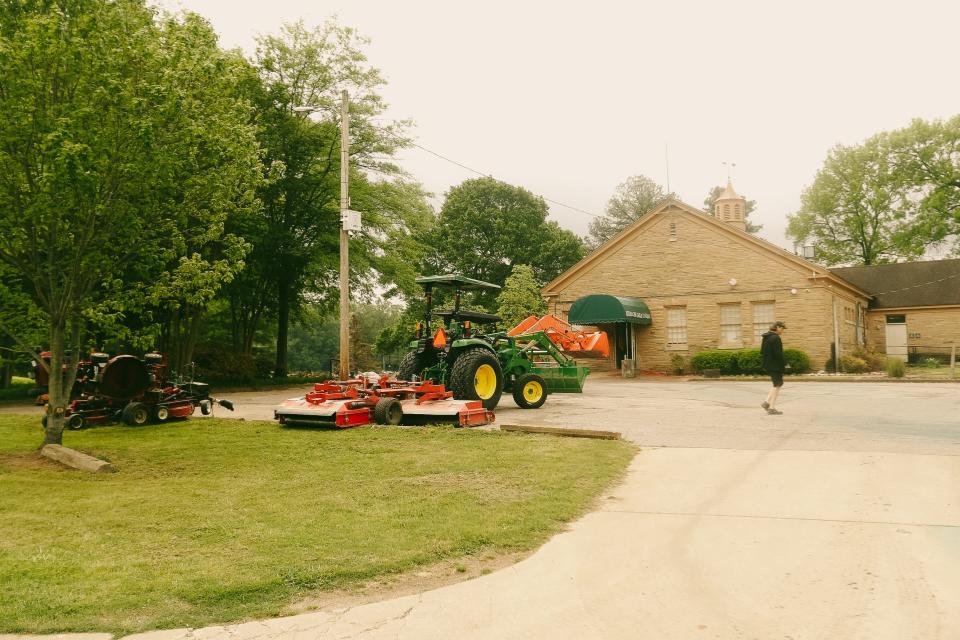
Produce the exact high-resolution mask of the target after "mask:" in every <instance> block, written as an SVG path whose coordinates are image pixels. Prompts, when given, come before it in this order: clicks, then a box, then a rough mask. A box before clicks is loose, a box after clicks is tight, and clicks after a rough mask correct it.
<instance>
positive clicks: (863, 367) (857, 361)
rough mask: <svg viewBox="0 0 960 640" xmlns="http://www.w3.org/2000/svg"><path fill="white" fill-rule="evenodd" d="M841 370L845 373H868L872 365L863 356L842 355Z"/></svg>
mask: <svg viewBox="0 0 960 640" xmlns="http://www.w3.org/2000/svg"><path fill="white" fill-rule="evenodd" d="M840 370H841V371H843V372H844V373H866V372H867V371H870V366H869V365H868V364H867V361H866V360H864V359H863V358H858V357H857V356H840Z"/></svg>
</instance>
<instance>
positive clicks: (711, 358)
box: [690, 350, 739, 374]
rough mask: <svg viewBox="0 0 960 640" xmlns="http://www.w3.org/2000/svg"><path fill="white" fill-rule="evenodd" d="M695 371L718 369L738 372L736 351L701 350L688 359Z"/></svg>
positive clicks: (729, 372)
mask: <svg viewBox="0 0 960 640" xmlns="http://www.w3.org/2000/svg"><path fill="white" fill-rule="evenodd" d="M690 364H691V366H692V367H693V368H694V370H695V371H703V370H704V369H719V370H720V373H725V374H732V373H738V372H739V369H737V352H736V351H722V350H716V351H701V352H700V353H698V354H696V355H695V356H693V358H692V359H691V360H690Z"/></svg>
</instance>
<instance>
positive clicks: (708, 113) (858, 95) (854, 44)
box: [157, 0, 960, 248]
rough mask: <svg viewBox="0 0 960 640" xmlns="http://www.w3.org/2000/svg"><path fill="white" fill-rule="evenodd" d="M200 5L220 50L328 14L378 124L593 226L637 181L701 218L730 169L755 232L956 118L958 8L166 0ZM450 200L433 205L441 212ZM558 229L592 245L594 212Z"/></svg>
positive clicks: (425, 169) (937, 4) (436, 168)
mask: <svg viewBox="0 0 960 640" xmlns="http://www.w3.org/2000/svg"><path fill="white" fill-rule="evenodd" d="M157 4H159V5H161V6H164V7H166V8H173V9H177V8H183V9H189V10H191V11H195V12H197V13H199V14H201V15H203V16H205V17H206V18H207V19H209V20H210V22H211V23H212V24H213V26H214V28H215V29H216V30H217V32H218V33H219V34H220V37H221V44H222V45H223V46H226V47H241V48H242V49H244V50H245V51H247V52H249V53H252V52H253V51H254V49H255V46H256V45H255V42H254V38H255V37H256V36H257V35H258V34H263V33H276V32H277V31H278V30H279V27H280V25H281V24H282V23H284V22H293V21H296V20H299V19H302V20H304V22H305V23H306V24H307V25H308V26H314V25H317V24H320V23H322V22H323V21H324V20H326V19H327V18H329V17H331V16H335V17H336V18H337V19H338V21H339V22H340V23H341V24H343V25H347V26H351V27H354V28H356V29H357V30H358V31H359V32H360V33H361V34H362V35H364V36H366V37H368V38H370V40H371V42H370V44H369V45H368V46H367V48H366V52H367V55H368V58H369V61H370V63H371V64H372V65H373V66H375V67H377V68H379V69H380V70H381V71H382V73H383V75H384V77H385V78H386V80H387V82H388V84H387V86H386V87H384V88H383V91H382V93H383V95H384V97H385V98H386V100H387V102H389V104H390V111H389V114H388V115H389V116H391V117H395V118H410V119H413V120H414V121H415V123H416V126H415V128H414V130H413V135H414V137H415V140H416V142H417V143H418V144H420V145H422V146H423V147H426V148H427V149H430V150H432V151H435V152H437V153H439V154H441V155H444V156H447V157H449V158H452V159H454V160H456V161H457V162H459V163H462V164H464V165H467V166H469V167H471V168H474V169H478V170H480V171H482V172H484V173H488V174H490V175H493V176H494V177H495V178H498V179H500V180H504V181H506V182H510V183H513V184H517V185H520V186H523V187H525V188H527V189H529V190H531V191H533V192H534V193H536V194H539V195H541V196H543V197H545V198H548V199H550V200H555V201H558V202H561V203H565V204H567V205H571V206H573V207H576V208H578V209H582V210H584V211H587V212H591V213H594V214H602V213H603V212H604V208H605V206H606V203H607V201H608V200H609V198H610V196H611V195H612V194H613V192H614V190H615V188H616V186H617V185H618V184H620V183H621V182H623V181H624V180H625V179H626V178H627V177H629V176H632V175H637V174H643V175H646V176H648V177H650V178H652V179H653V180H655V181H657V182H659V183H660V184H661V185H663V186H664V187H665V188H666V186H667V181H668V170H667V166H668V163H667V158H669V186H670V189H671V190H673V191H675V192H676V193H677V194H678V195H679V197H680V199H681V200H683V201H685V202H687V203H689V204H691V205H695V206H697V207H700V206H702V203H703V200H704V198H705V197H706V195H707V192H708V191H709V189H710V188H711V187H713V186H714V185H718V184H723V183H725V181H726V178H727V167H725V166H724V164H723V163H724V162H730V163H736V167H735V169H733V173H732V178H733V184H734V187H735V188H736V189H737V191H738V192H739V193H741V194H742V195H744V196H746V197H747V198H749V199H752V200H756V201H757V210H756V211H755V212H754V214H753V215H752V220H753V221H754V222H756V223H759V224H762V225H763V227H764V228H763V230H762V231H761V232H760V234H759V235H760V236H762V237H763V238H765V239H767V240H770V241H771V242H774V243H775V244H778V245H780V246H783V247H785V248H792V245H790V244H789V242H788V241H787V240H786V238H785V237H784V235H783V232H784V228H785V227H786V215H787V214H788V213H791V212H793V211H795V210H796V208H797V207H798V205H799V201H800V193H801V191H802V189H803V188H804V186H806V185H808V184H809V183H810V182H811V181H812V179H813V177H814V175H815V173H816V171H817V170H818V169H819V168H820V166H821V165H822V164H823V161H824V159H825V157H826V154H827V151H828V150H829V149H830V148H831V147H833V146H834V145H836V144H838V143H843V144H855V143H858V142H860V141H862V140H863V139H865V138H867V137H869V136H870V135H872V134H874V133H877V132H879V131H884V130H890V129H897V128H900V127H903V126H906V125H907V124H909V122H910V120H911V119H913V118H918V117H919V118H925V119H932V118H945V117H950V116H952V115H955V114H957V113H960V82H958V80H957V78H958V75H960V73H958V62H960V56H958V52H960V45H958V41H957V39H956V29H957V25H958V24H960V2H958V1H957V0H940V1H931V0H911V1H909V2H908V1H898V2H889V1H886V0H872V1H859V0H857V1H849V0H831V1H821V0H804V1H803V2H792V3H785V2H777V1H776V0H763V1H757V2H746V1H741V0H732V1H730V2H719V1H708V0H703V1H700V2H692V1H678V0H673V1H670V2H663V1H659V2H649V1H634V2H626V1H623V2H607V1H602V0H600V1H596V0H595V1H593V2H583V1H582V0H581V1H579V2H568V1H565V0H553V1H549V2H548V1H540V0H537V1H522V0H513V1H512V2H506V1H502V0H485V1H483V2H470V3H465V2H457V1H455V0H436V1H426V0H424V1H419V0H405V1H396V0H395V1H386V0H384V1H374V0H310V1H307V0H270V1H269V2H265V1H263V0H258V1H244V0H158V2H157ZM401 159H402V164H403V166H404V167H405V168H406V169H407V170H408V171H409V172H410V173H411V174H412V175H413V176H414V177H415V178H416V179H417V180H419V181H420V182H421V183H423V184H424V186H425V187H426V188H427V189H428V190H430V191H432V192H434V193H436V194H437V195H438V196H441V197H442V195H443V193H444V192H445V191H446V190H447V189H448V188H450V187H451V186H453V185H456V184H459V183H460V182H461V181H463V180H465V179H467V178H471V177H475V174H472V173H470V172H468V171H466V170H464V169H462V168H459V167H457V166H455V165H453V164H450V163H447V162H444V161H443V160H440V159H439V158H436V157H435V156H432V155H430V154H428V153H426V152H424V151H421V150H418V149H411V150H408V151H405V152H404V153H403V154H402V156H401ZM440 202H442V199H438V200H437V203H438V204H439V203H440ZM550 215H551V218H552V219H555V220H557V221H558V222H559V223H560V225H561V226H563V227H565V228H568V229H571V230H573V231H575V232H576V233H579V234H581V235H584V234H586V231H587V224H588V222H589V221H590V219H591V218H590V216H588V215H586V214H584V213H579V212H577V211H573V210H571V209H567V208H565V207H563V206H559V205H557V204H551V205H550Z"/></svg>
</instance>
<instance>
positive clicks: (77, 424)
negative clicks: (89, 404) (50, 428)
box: [67, 413, 83, 429]
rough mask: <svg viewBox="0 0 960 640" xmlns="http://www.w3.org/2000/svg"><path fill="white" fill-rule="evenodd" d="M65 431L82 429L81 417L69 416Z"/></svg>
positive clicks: (75, 414) (78, 415) (77, 415)
mask: <svg viewBox="0 0 960 640" xmlns="http://www.w3.org/2000/svg"><path fill="white" fill-rule="evenodd" d="M67 429H83V416H82V415H80V414H79V413H74V414H71V416H70V417H69V418H67Z"/></svg>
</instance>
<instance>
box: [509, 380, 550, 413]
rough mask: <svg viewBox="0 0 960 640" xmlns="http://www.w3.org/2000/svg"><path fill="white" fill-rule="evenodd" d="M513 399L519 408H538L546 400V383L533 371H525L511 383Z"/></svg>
mask: <svg viewBox="0 0 960 640" xmlns="http://www.w3.org/2000/svg"><path fill="white" fill-rule="evenodd" d="M513 401H514V402H516V403H517V406H518V407H520V408H521V409H539V408H540V407H542V406H543V403H544V402H546V401H547V383H546V381H545V380H544V379H543V378H542V377H540V376H538V375H537V374H535V373H525V374H523V375H522V376H520V377H519V378H517V381H516V382H515V383H514V385H513Z"/></svg>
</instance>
